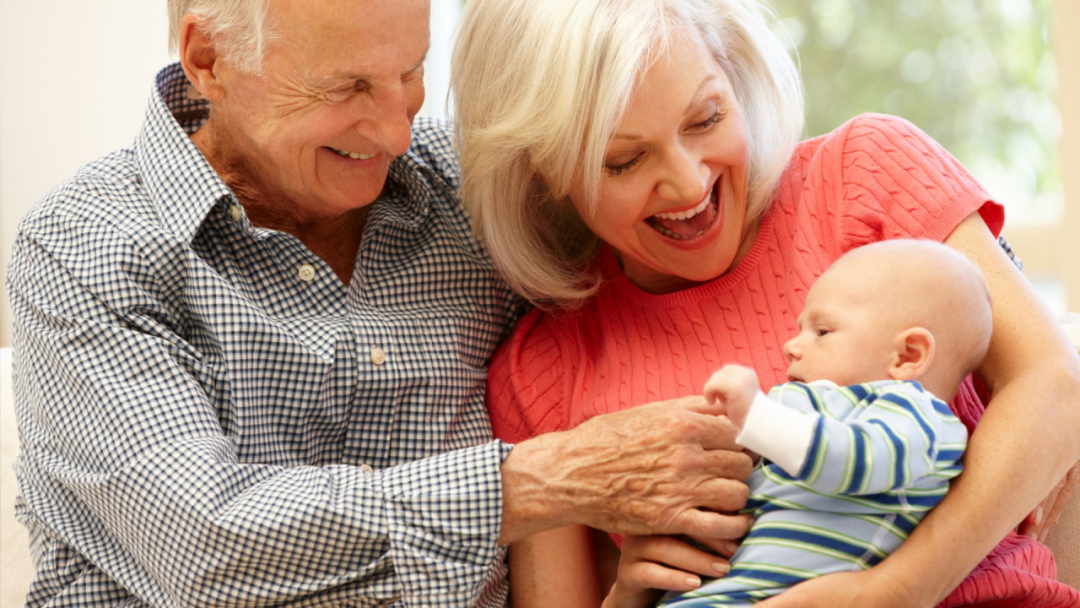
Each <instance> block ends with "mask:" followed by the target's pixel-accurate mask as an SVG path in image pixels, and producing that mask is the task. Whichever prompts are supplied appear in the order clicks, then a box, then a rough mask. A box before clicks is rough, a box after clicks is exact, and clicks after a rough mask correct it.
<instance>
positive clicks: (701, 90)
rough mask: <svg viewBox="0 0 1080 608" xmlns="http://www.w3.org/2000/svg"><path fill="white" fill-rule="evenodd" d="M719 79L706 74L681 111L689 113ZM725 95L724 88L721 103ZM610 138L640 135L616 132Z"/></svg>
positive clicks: (713, 75)
mask: <svg viewBox="0 0 1080 608" xmlns="http://www.w3.org/2000/svg"><path fill="white" fill-rule="evenodd" d="M719 80H720V77H719V76H717V75H716V74H709V75H708V76H706V77H705V79H704V80H702V81H701V84H699V85H698V88H697V91H694V96H693V97H692V98H691V99H690V104H689V105H687V106H686V111H685V112H683V113H684V114H687V115H689V114H690V113H691V112H693V111H694V108H695V107H697V105H698V104H699V103H701V99H702V97H704V96H705V93H706V89H708V88H709V85H710V84H712V83H714V82H717V81H719ZM726 97H727V91H726V90H725V91H724V93H723V95H722V97H721V100H720V101H721V104H722V103H723V100H724V98H726ZM611 139H612V140H616V139H624V140H626V141H637V140H639V139H641V136H640V135H638V134H636V133H616V134H615V135H614V136H613V137H612V138H611Z"/></svg>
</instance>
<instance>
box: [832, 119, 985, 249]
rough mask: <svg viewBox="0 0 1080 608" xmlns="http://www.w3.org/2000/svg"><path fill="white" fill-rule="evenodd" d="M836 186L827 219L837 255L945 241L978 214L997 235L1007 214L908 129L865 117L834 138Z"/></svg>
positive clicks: (922, 136)
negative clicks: (880, 245)
mask: <svg viewBox="0 0 1080 608" xmlns="http://www.w3.org/2000/svg"><path fill="white" fill-rule="evenodd" d="M824 145H826V146H828V147H829V150H828V152H827V153H828V154H829V156H831V159H830V160H831V161H832V162H830V163H828V164H829V166H831V167H832V168H833V171H839V173H840V176H841V179H840V183H839V186H840V187H839V188H838V189H837V190H838V191H837V192H836V195H837V196H836V197H835V198H833V200H831V201H829V203H830V204H832V205H837V206H838V207H839V208H838V209H836V210H835V212H834V213H832V214H830V215H831V217H832V218H834V221H835V222H836V225H835V230H836V231H837V232H836V237H837V241H838V244H839V246H840V248H841V249H840V251H839V252H837V253H843V252H845V251H848V250H849V249H853V248H856V247H859V246H861V245H865V244H867V243H871V242H875V241H881V240H886V239H896V238H924V239H931V240H934V241H943V240H945V238H946V237H947V236H949V234H950V233H952V231H953V229H955V228H956V226H957V225H959V224H960V222H962V221H963V220H964V219H965V218H966V217H967V216H969V215H971V213H972V212H974V211H979V212H980V214H981V215H982V218H983V220H984V221H985V222H986V224H987V226H989V227H990V230H991V231H992V232H993V233H994V235H995V236H997V235H999V234H1000V232H1001V227H1002V225H1003V224H1004V221H1005V213H1004V210H1003V208H1002V206H1001V205H1000V204H998V203H997V202H995V201H994V200H993V199H992V198H991V196H990V195H989V194H987V192H986V191H985V190H984V189H983V187H982V186H981V185H979V183H978V182H977V181H976V180H975V178H974V177H973V176H972V175H971V173H970V172H968V170H967V169H966V168H965V167H964V166H963V165H961V164H960V163H959V162H958V161H957V160H956V159H955V158H953V157H952V156H951V155H950V154H949V153H948V152H947V151H946V150H945V149H944V148H942V147H941V145H939V144H938V143H937V142H935V141H934V140H933V139H931V138H930V137H929V136H928V135H927V134H926V133H923V132H922V131H921V130H919V129H918V128H917V127H915V126H914V125H913V124H911V123H910V122H908V121H906V120H904V119H902V118H897V117H895V116H885V115H880V114H864V115H861V116H857V117H855V118H853V119H852V120H850V121H849V122H847V123H846V124H845V125H843V126H841V127H840V128H839V129H837V130H836V131H835V132H834V133H833V134H831V135H830V136H829V137H828V139H827V141H826V142H825V144H824Z"/></svg>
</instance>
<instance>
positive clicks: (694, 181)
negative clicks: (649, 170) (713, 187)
mask: <svg viewBox="0 0 1080 608" xmlns="http://www.w3.org/2000/svg"><path fill="white" fill-rule="evenodd" d="M711 176H712V171H711V170H710V169H709V167H708V166H707V165H706V164H705V163H704V162H702V160H701V156H700V155H699V154H697V153H695V152H694V151H693V150H688V149H686V148H684V147H676V148H674V150H673V152H672V153H671V154H669V155H668V157H667V162H666V163H665V173H664V176H663V177H662V178H661V180H660V183H659V185H658V186H657V194H659V195H660V197H661V198H663V199H664V200H668V201H678V202H684V203H686V204H693V203H697V202H699V201H701V199H703V198H705V193H706V192H707V191H708V188H709V185H710V184H709V179H710V177H711Z"/></svg>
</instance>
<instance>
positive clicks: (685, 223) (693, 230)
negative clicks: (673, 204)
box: [646, 187, 719, 240]
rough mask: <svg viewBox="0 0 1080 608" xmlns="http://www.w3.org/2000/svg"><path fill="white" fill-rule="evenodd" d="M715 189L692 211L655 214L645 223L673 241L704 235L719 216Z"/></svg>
mask: <svg viewBox="0 0 1080 608" xmlns="http://www.w3.org/2000/svg"><path fill="white" fill-rule="evenodd" d="M717 189H718V188H716V187H713V189H712V190H710V191H709V195H708V196H707V197H705V200H703V201H701V202H700V203H698V204H697V206H695V207H694V208H693V209H687V210H686V211H677V212H673V213H657V214H655V215H653V216H651V217H649V218H648V219H647V220H646V223H647V224H649V226H650V227H652V229H653V230H656V231H657V232H659V233H660V234H662V235H664V236H666V237H668V238H671V239H675V240H683V239H692V238H695V237H698V236H700V235H702V234H704V233H705V231H707V230H708V229H709V228H711V227H712V226H713V225H714V224H715V223H716V222H717V217H718V215H719V209H718V205H719V203H718V202H717V196H718V195H717Z"/></svg>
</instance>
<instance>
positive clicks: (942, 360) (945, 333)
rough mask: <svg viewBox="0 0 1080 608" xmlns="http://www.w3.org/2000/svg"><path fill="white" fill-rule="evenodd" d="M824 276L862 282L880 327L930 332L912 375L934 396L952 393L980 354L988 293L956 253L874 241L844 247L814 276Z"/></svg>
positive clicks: (986, 331)
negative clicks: (923, 362)
mask: <svg viewBox="0 0 1080 608" xmlns="http://www.w3.org/2000/svg"><path fill="white" fill-rule="evenodd" d="M826 275H832V276H831V277H830V278H831V279H833V280H835V279H842V280H845V281H855V282H858V283H859V284H861V285H862V287H863V291H864V293H866V294H868V295H869V297H870V300H869V304H870V305H871V306H876V307H878V311H879V313H878V314H879V319H880V322H881V329H882V331H884V332H887V333H896V332H902V331H904V330H906V329H908V328H912V327H922V328H925V329H926V330H927V331H929V333H930V334H931V335H932V336H933V342H934V355H933V361H932V364H931V365H930V366H929V368H928V369H927V371H926V373H925V375H924V376H923V377H921V378H919V379H920V380H921V381H922V383H923V384H924V385H926V386H927V387H928V388H929V389H930V390H931V391H932V392H934V393H936V394H938V396H939V397H941V398H943V399H950V398H952V396H953V395H954V394H955V393H956V389H957V388H958V387H959V384H960V382H961V381H962V380H963V378H964V377H965V376H966V375H967V374H968V373H970V372H971V371H972V370H974V369H975V367H977V366H978V365H979V363H980V362H982V359H983V357H985V356H986V351H987V348H988V347H989V344H990V334H991V332H992V330H993V317H992V312H991V302H990V292H989V290H988V288H987V285H986V279H985V278H984V277H983V274H982V272H981V271H980V270H979V267H978V266H976V265H975V264H974V263H972V262H971V260H969V259H968V258H966V257H964V255H962V254H961V253H959V252H957V251H956V250H954V249H952V248H950V247H948V246H946V245H943V244H941V243H937V242H933V241H916V240H889V241H881V242H877V243H872V244H869V245H866V246H863V247H859V248H858V249H854V250H852V251H850V252H848V253H847V254H846V255H844V256H843V257H841V258H840V259H839V260H837V261H836V262H835V263H834V264H833V265H832V266H830V267H829V269H828V270H826V272H825V274H824V275H822V277H821V279H825V278H826ZM819 280H820V279H819Z"/></svg>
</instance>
